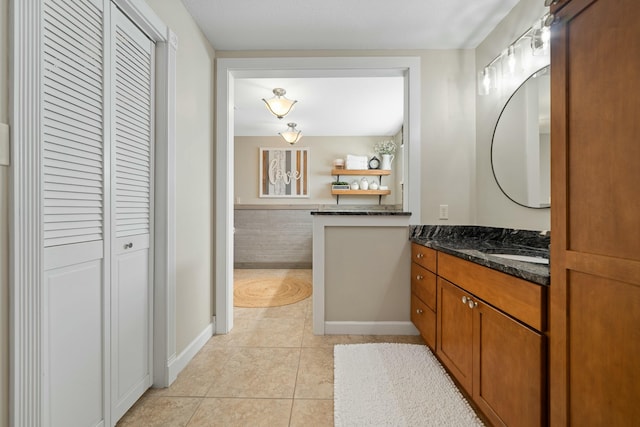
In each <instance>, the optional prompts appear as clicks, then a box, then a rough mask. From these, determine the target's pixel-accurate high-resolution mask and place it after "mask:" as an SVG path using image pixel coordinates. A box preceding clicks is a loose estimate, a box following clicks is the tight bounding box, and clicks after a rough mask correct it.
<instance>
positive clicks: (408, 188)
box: [216, 57, 420, 334]
mask: <svg viewBox="0 0 640 427" xmlns="http://www.w3.org/2000/svg"><path fill="white" fill-rule="evenodd" d="M217 67H218V68H217V82H216V87H217V91H216V93H217V100H216V111H217V134H216V194H217V196H216V235H217V239H216V333H217V334H226V333H228V332H229V331H230V330H231V329H232V328H233V277H234V271H233V270H234V235H233V233H234V203H235V196H234V183H235V180H234V179H235V164H234V160H235V147H234V140H235V133H234V115H235V111H234V100H235V91H236V83H237V80H238V79H243V78H266V77H289V78H294V77H306V78H314V77H318V78H320V77H332V76H333V77H385V76H403V78H404V102H405V106H404V118H403V120H404V122H403V134H404V137H403V138H404V141H405V148H404V150H403V156H404V162H405V165H406V168H405V170H404V171H403V177H402V181H403V193H404V194H403V197H402V204H403V206H402V208H403V210H407V211H411V212H413V214H414V215H416V217H417V218H419V217H420V212H419V211H420V203H419V200H420V192H419V188H420V185H419V159H420V156H419V151H420V144H419V117H420V113H419V111H420V73H419V59H418V58H413V57H379V58H367V57H361V58H349V57H345V58H256V59H254V58H242V59H232V58H220V59H218V63H217ZM407 145H408V147H407ZM318 292H321V293H324V288H323V284H318V283H313V294H314V295H317V294H318ZM313 298H314V301H315V297H313ZM313 318H314V324H315V323H316V322H324V310H313Z"/></svg>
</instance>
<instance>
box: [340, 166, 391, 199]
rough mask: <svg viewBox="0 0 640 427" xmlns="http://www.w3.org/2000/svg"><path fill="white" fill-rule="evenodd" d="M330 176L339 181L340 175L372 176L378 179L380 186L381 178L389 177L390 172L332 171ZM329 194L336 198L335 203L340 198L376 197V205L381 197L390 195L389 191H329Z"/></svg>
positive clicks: (371, 170) (372, 170)
mask: <svg viewBox="0 0 640 427" xmlns="http://www.w3.org/2000/svg"><path fill="white" fill-rule="evenodd" d="M331 175H333V176H335V177H336V179H337V180H338V181H340V176H341V175H346V176H358V177H360V176H365V177H366V176H374V177H378V183H379V184H382V177H383V176H388V175H391V171H390V170H386V169H363V170H359V169H332V170H331ZM331 194H332V195H334V196H336V203H340V196H341V195H343V196H378V203H380V202H381V201H382V196H388V195H389V194H391V190H380V189H378V190H350V189H349V190H337V189H331Z"/></svg>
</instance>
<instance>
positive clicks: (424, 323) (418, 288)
mask: <svg viewBox="0 0 640 427" xmlns="http://www.w3.org/2000/svg"><path fill="white" fill-rule="evenodd" d="M436 256H437V252H436V251H434V250H433V249H429V248H426V247H424V246H420V245H417V244H415V243H412V244H411V259H412V260H413V262H412V263H411V321H412V322H413V324H414V325H415V326H416V328H418V331H420V335H422V338H423V339H424V341H425V342H426V343H427V345H428V346H429V347H430V348H431V350H434V351H435V349H436V265H437V264H436V259H437V258H436Z"/></svg>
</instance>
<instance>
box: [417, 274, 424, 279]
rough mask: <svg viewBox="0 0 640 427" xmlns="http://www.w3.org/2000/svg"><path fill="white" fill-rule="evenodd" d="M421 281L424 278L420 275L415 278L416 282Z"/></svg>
mask: <svg viewBox="0 0 640 427" xmlns="http://www.w3.org/2000/svg"><path fill="white" fill-rule="evenodd" d="M422 279H424V276H421V275H420V274H418V275H417V276H416V280H422Z"/></svg>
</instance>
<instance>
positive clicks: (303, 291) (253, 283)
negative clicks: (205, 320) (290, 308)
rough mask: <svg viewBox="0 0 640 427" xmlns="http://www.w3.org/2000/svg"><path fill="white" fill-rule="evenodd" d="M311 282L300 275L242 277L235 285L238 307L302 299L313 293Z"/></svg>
mask: <svg viewBox="0 0 640 427" xmlns="http://www.w3.org/2000/svg"><path fill="white" fill-rule="evenodd" d="M311 289H312V287H311V283H309V282H308V281H307V280H304V279H301V278H299V277H264V278H260V279H255V278H253V279H240V280H236V281H235V283H234V285H233V305H234V306H236V307H249V308H257V307H279V306H282V305H288V304H293V303H296V302H298V301H302V300H303V299H305V298H308V297H309V296H310V295H311Z"/></svg>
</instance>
